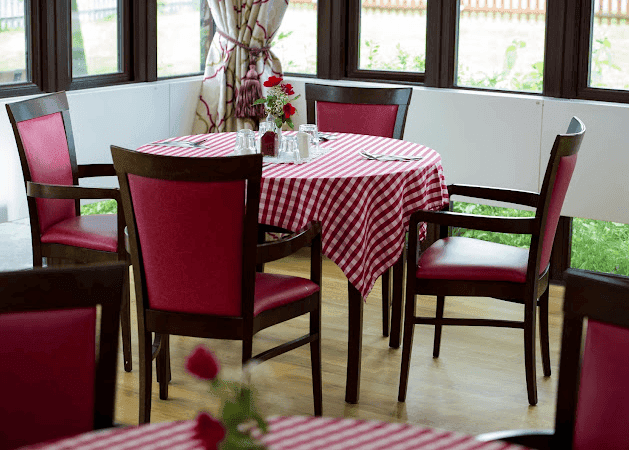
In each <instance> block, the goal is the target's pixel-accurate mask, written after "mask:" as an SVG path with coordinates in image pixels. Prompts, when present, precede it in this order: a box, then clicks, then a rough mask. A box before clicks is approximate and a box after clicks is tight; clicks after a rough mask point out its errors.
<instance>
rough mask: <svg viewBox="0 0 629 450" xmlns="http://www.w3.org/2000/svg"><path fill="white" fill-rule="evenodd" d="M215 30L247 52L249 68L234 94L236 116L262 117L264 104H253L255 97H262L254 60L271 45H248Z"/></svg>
mask: <svg viewBox="0 0 629 450" xmlns="http://www.w3.org/2000/svg"><path fill="white" fill-rule="evenodd" d="M216 32H217V33H218V34H219V35H220V36H221V37H223V38H225V39H226V40H228V41H229V42H231V43H232V44H235V45H236V46H238V47H240V48H242V49H244V50H247V51H248V52H249V70H248V71H247V74H246V75H245V76H244V77H243V78H242V79H241V80H240V89H238V93H237V94H236V107H235V113H236V117H238V118H241V119H244V118H251V119H261V118H263V117H264V116H265V114H264V105H254V104H253V102H254V101H256V100H257V99H259V98H262V86H261V85H260V74H259V73H258V71H257V70H256V60H257V59H258V55H259V54H260V53H263V52H268V51H269V50H270V49H271V47H270V46H269V47H249V46H248V45H245V44H243V43H242V42H239V41H237V40H236V39H234V38H233V37H231V36H229V35H227V34H225V33H223V32H222V31H220V30H216Z"/></svg>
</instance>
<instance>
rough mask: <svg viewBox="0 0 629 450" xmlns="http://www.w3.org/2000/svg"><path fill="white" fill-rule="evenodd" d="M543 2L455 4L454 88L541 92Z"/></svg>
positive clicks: (513, 0)
mask: <svg viewBox="0 0 629 450" xmlns="http://www.w3.org/2000/svg"><path fill="white" fill-rule="evenodd" d="M545 21H546V8H545V0H526V1H525V0H460V12H459V36H458V55H457V75H456V84H457V85H458V86H468V87H480V88H493V89H501V90H513V91H525V92H542V87H543V73H544V35H545V28H546V26H545Z"/></svg>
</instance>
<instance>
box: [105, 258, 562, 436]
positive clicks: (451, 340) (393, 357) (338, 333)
mask: <svg viewBox="0 0 629 450" xmlns="http://www.w3.org/2000/svg"><path fill="white" fill-rule="evenodd" d="M307 264H308V260H307V255H306V254H298V255H297V256H294V257H291V258H287V259H285V260H283V261H281V262H279V263H274V264H269V265H268V268H267V271H269V272H275V273H286V274H298V275H305V274H307V273H308V272H307V270H308V269H307V268H308V265H307ZM562 298H563V289H562V288H561V287H557V286H551V291H550V345H551V347H550V349H551V362H552V370H553V374H552V376H551V377H548V378H545V377H544V376H543V375H542V368H541V361H540V357H539V343H538V353H537V354H538V364H537V373H538V377H537V382H538V395H539V403H538V405H537V406H534V407H532V406H529V404H528V401H527V395H526V384H525V379H524V359H523V337H522V331H521V330H516V329H502V328H476V327H474V328H472V327H444V331H443V338H442V346H441V356H440V357H439V358H438V359H433V358H432V337H433V329H432V328H431V327H429V326H417V327H416V330H415V343H414V349H413V355H412V360H411V374H410V381H409V391H408V397H407V401H406V402H405V403H399V402H398V401H397V392H398V383H399V371H400V358H401V349H397V350H394V349H390V348H389V346H388V340H387V339H386V338H384V337H383V336H382V322H381V321H382V319H381V291H380V283H379V282H378V283H377V284H376V287H375V288H374V290H373V291H372V293H371V295H370V297H369V298H368V299H367V302H366V304H365V313H364V316H365V320H364V333H363V354H362V378H361V394H360V402H359V403H358V404H357V405H349V404H346V403H345V402H344V398H345V376H346V359H347V279H346V278H345V276H344V275H343V273H342V272H341V271H340V269H338V267H336V265H335V264H334V263H332V262H331V261H329V260H327V259H326V260H324V264H323V328H322V360H323V414H324V416H333V417H356V418H361V419H378V420H386V421H390V422H409V423H414V424H423V425H428V426H432V427H438V428H443V429H448V430H457V431H460V432H464V433H471V434H477V433H482V432H488V431H496V430H502V429H513V428H552V427H553V420H554V415H555V395H556V387H557V366H558V354H559V346H560V334H561V314H560V311H561V304H562ZM132 301H134V296H133V297H132ZM434 304H435V300H434V298H430V297H425V298H424V297H420V298H419V299H418V309H419V308H421V312H422V314H424V313H425V314H434ZM474 314H481V315H482V316H488V315H491V316H492V317H499V318H506V319H517V320H521V319H522V317H523V312H522V307H521V306H520V305H512V304H507V302H500V301H497V300H492V299H484V298H482V299H479V298H474V299H462V298H454V297H452V298H450V297H449V298H447V299H446V316H448V315H450V316H455V315H459V316H472V315H474ZM132 317H133V319H134V324H133V357H134V358H135V359H134V361H133V362H134V370H133V372H131V373H126V372H124V370H123V368H122V355H120V357H119V364H118V365H119V376H118V388H117V398H116V421H117V422H118V423H122V424H129V425H131V424H137V421H138V373H139V371H138V364H137V357H138V353H137V328H136V324H135V303H132ZM307 326H308V325H307V321H306V319H302V318H298V319H294V320H293V321H290V322H287V323H286V324H282V325H278V326H276V327H274V328H271V329H267V330H264V331H263V332H261V333H259V334H258V335H257V336H256V338H255V339H254V353H255V352H259V351H261V350H264V349H266V348H268V347H269V346H270V345H272V344H276V343H278V342H281V341H283V340H286V341H288V340H291V339H293V338H295V337H298V336H300V335H302V334H303V330H304V328H306V327H307ZM200 343H203V344H205V345H207V346H208V347H209V348H211V349H212V350H213V351H214V352H215V353H216V354H217V356H218V357H219V359H220V361H221V364H222V371H221V376H223V377H224V378H228V379H239V377H240V373H241V371H240V351H241V346H240V342H232V341H219V340H203V339H195V338H187V337H178V336H172V337H171V355H172V382H171V385H170V397H169V399H168V400H166V401H164V400H160V399H159V397H158V389H157V383H155V382H154V383H153V408H152V421H153V422H162V421H172V420H181V419H190V418H192V417H194V416H195V414H196V412H197V411H199V410H202V409H205V410H207V411H209V412H210V413H214V414H217V413H218V407H219V404H218V402H217V400H216V399H215V398H213V397H212V395H211V394H210V393H208V391H207V387H206V384H205V383H203V382H201V381H198V380H197V379H195V378H194V377H192V376H191V375H189V374H187V373H186V372H185V369H184V361H185V357H186V356H187V355H188V354H189V353H190V352H191V351H192V350H193V349H194V348H195V347H196V346H197V345H199V344H200ZM308 349H309V348H308V347H302V348H299V349H297V350H293V351H292V352H289V353H287V354H285V355H282V356H280V357H277V358H274V359H273V360H270V361H268V362H265V363H264V364H261V365H259V366H257V367H255V369H254V371H253V384H254V386H255V387H256V389H257V390H258V394H259V395H258V399H259V407H260V409H261V410H262V411H263V412H264V413H265V414H266V415H275V414H291V415H310V414H312V413H313V402H312V384H311V378H310V374H311V372H310V354H309V350H308Z"/></svg>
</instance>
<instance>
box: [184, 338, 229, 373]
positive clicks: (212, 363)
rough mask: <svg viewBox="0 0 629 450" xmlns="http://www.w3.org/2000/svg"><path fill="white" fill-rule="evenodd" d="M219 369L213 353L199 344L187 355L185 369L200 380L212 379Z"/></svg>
mask: <svg viewBox="0 0 629 450" xmlns="http://www.w3.org/2000/svg"><path fill="white" fill-rule="evenodd" d="M220 369H221V366H220V364H219V363H218V359H216V356H214V353H212V352H211V351H209V350H208V349H207V348H205V347H204V346H202V345H199V346H198V347H197V348H195V349H194V351H193V352H192V353H191V354H190V356H188V359H187V360H186V370H187V371H188V372H190V373H191V374H192V375H194V376H196V377H198V378H201V379H202V380H213V379H214V378H216V375H217V374H218V371H219V370H220Z"/></svg>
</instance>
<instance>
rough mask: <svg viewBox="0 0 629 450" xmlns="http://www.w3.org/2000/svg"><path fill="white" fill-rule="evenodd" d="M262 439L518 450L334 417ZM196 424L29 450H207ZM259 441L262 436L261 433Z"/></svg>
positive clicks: (291, 449)
mask: <svg viewBox="0 0 629 450" xmlns="http://www.w3.org/2000/svg"><path fill="white" fill-rule="evenodd" d="M269 425H270V427H269V433H268V434H266V435H263V436H260V440H261V442H262V443H264V444H265V445H266V447H267V448H268V449H269V450H358V449H360V450H385V449H386V450H421V449H424V450H428V449H430V450H437V449H438V450H449V449H452V450H472V449H474V450H516V449H522V448H523V447H520V446H517V445H514V444H508V443H506V442H500V441H494V442H479V441H477V440H475V439H474V437H473V436H469V435H465V434H461V433H454V432H451V431H443V430H438V429H434V428H428V427H422V426H417V425H409V424H404V423H388V422H377V421H367V420H356V419H335V418H332V417H301V416H291V417H271V418H269ZM198 433H199V429H198V428H197V421H196V420H188V421H185V422H165V423H156V424H150V425H142V426H139V427H129V428H110V429H107V430H101V431H96V432H92V433H86V434H82V435H79V436H76V437H73V438H69V439H64V440H62V441H58V442H56V443H52V444H48V445H36V446H33V447H28V449H29V450H35V449H37V450H101V449H102V450H132V449H133V450H167V449H168V450H175V449H176V450H204V449H205V447H204V446H203V443H202V442H201V440H200V439H199V438H198ZM257 436H259V434H257Z"/></svg>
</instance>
